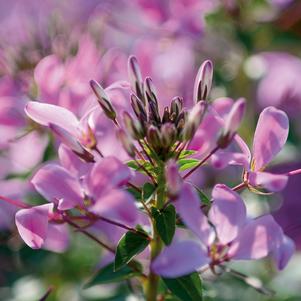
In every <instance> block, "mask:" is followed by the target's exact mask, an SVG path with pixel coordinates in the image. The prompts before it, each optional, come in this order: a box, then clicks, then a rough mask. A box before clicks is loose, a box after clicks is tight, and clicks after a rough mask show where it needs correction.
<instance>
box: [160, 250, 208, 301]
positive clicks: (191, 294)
mask: <svg viewBox="0 0 301 301" xmlns="http://www.w3.org/2000/svg"><path fill="white" fill-rule="evenodd" d="M188 256H189V255H188ZM162 279H163V281H164V283H165V285H166V286H167V288H168V289H169V290H170V291H171V292H172V293H173V294H174V295H176V296H177V297H178V298H180V300H182V301H201V300H203V297H202V281H201V278H200V277H199V275H198V274H197V273H192V274H189V275H186V276H182V277H179V278H162Z"/></svg>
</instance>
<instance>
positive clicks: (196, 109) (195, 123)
mask: <svg viewBox="0 0 301 301" xmlns="http://www.w3.org/2000/svg"><path fill="white" fill-rule="evenodd" d="M206 107H207V104H206V102H205V101H200V102H198V103H196V104H195V105H194V106H193V108H192V110H191V111H190V112H189V114H188V118H187V120H186V122H185V126H184V129H183V132H182V139H183V140H184V141H189V140H191V139H192V138H193V136H194V134H195V132H196V131H197V129H198V127H199V125H200V124H201V122H202V120H203V117H204V114H205V112H206Z"/></svg>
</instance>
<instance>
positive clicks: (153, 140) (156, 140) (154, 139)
mask: <svg viewBox="0 0 301 301" xmlns="http://www.w3.org/2000/svg"><path fill="white" fill-rule="evenodd" d="M147 140H148V142H149V143H150V144H151V145H152V146H154V147H161V134H160V132H159V130H158V128H157V127H156V126H154V125H150V126H149V128H148V129H147Z"/></svg>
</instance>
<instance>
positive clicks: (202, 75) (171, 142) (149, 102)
mask: <svg viewBox="0 0 301 301" xmlns="http://www.w3.org/2000/svg"><path fill="white" fill-rule="evenodd" d="M128 73H129V78H130V83H131V87H132V91H133V93H132V94H131V97H130V98H131V106H132V109H133V112H134V115H135V117H133V116H132V115H131V114H130V113H128V112H123V116H122V117H123V124H124V128H125V130H124V129H119V131H118V138H119V139H120V141H121V142H122V144H123V147H124V148H125V150H126V151H127V153H128V154H129V155H130V156H131V157H134V156H135V153H136V148H135V143H134V141H138V142H139V143H140V144H141V143H143V144H146V145H147V146H148V147H149V149H150V150H151V151H153V152H154V153H155V154H156V155H157V156H158V157H159V158H160V159H161V160H163V161H166V160H168V159H169V158H171V157H173V156H174V155H175V154H176V153H177V152H176V150H177V148H178V147H179V146H180V145H181V144H185V143H187V142H189V141H190V140H191V139H192V138H193V136H194V134H195V132H196V130H197V129H198V127H199V125H200V123H201V121H202V119H203V116H204V114H205V112H206V108H207V102H206V98H207V97H208V94H209V90H210V88H211V82H212V63H211V62H210V61H205V62H204V63H203V64H202V66H201V68H200V71H199V73H198V75H197V78H196V83H195V96H196V97H195V102H196V103H195V105H194V107H193V108H192V109H191V110H190V111H188V110H187V109H186V108H185V107H184V105H183V99H182V98H181V97H179V96H176V97H174V98H173V99H172V101H171V103H170V106H169V107H168V106H166V107H164V109H163V112H160V108H159V103H158V97H157V93H156V89H155V86H154V84H153V81H152V79H151V78H150V77H146V78H145V79H144V80H143V78H142V75H141V71H140V67H139V65H138V62H137V59H136V58H135V57H134V56H131V57H130V58H129V61H128ZM91 86H92V89H93V91H94V93H95V94H96V96H97V99H98V102H99V104H100V105H101V107H102V108H103V110H104V113H105V114H106V116H107V117H108V118H110V119H112V120H113V121H114V122H115V123H117V121H116V110H115V109H114V107H113V105H112V102H111V101H110V99H109V97H108V95H107V94H106V93H105V91H104V89H103V88H102V87H101V86H100V85H99V84H98V83H96V82H95V81H91Z"/></svg>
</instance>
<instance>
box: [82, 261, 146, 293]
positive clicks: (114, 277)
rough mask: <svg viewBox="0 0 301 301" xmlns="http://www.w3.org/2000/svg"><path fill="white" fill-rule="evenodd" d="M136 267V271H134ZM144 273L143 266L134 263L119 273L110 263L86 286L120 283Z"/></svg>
mask: <svg viewBox="0 0 301 301" xmlns="http://www.w3.org/2000/svg"><path fill="white" fill-rule="evenodd" d="M134 267H135V269H134ZM141 272H142V267H141V265H140V264H139V263H138V262H136V261H133V262H131V266H124V267H123V268H121V269H119V270H118V271H114V263H113V262H112V263H110V264H108V265H106V266H105V267H103V268H101V269H100V270H99V271H98V272H97V273H96V274H95V275H94V276H93V277H92V278H91V279H90V280H89V281H88V282H87V283H86V284H85V288H88V287H91V286H93V285H97V284H105V283H112V282H119V281H122V280H126V279H129V278H132V277H135V276H139V275H140V274H141Z"/></svg>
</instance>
